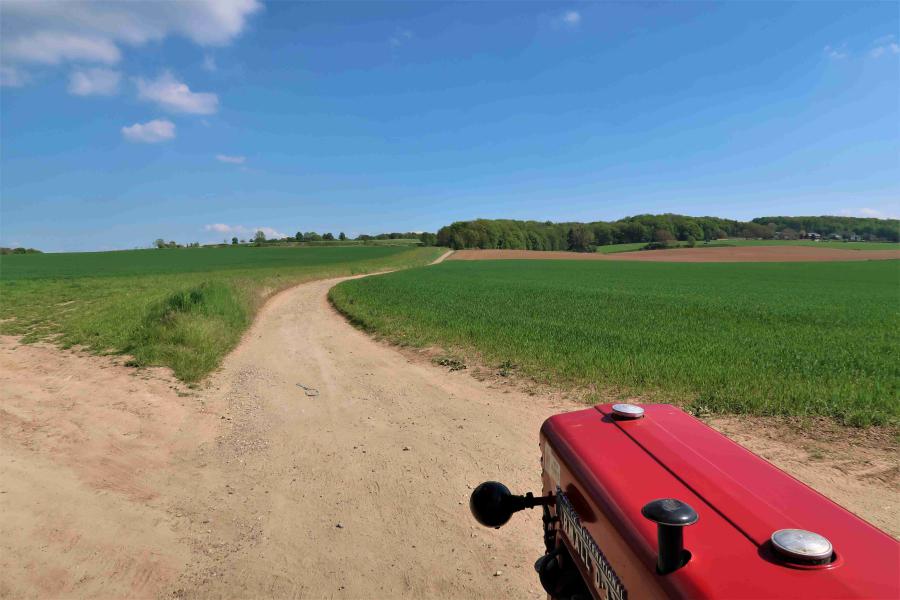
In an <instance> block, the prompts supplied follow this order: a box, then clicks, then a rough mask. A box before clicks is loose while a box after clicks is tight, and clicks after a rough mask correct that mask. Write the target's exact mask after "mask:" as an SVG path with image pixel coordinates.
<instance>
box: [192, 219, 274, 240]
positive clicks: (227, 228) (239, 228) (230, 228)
mask: <svg viewBox="0 0 900 600" xmlns="http://www.w3.org/2000/svg"><path fill="white" fill-rule="evenodd" d="M203 229H204V230H206V231H214V232H216V233H222V234H230V235H236V236H238V237H241V236H243V237H245V238H250V237H253V235H254V234H255V233H256V232H257V231H262V232H263V233H264V234H266V238H270V239H271V238H284V237H288V234H286V233H283V232H281V231H278V230H277V229H275V228H273V227H244V226H243V225H226V224H225V223H213V224H212V225H204V227H203Z"/></svg>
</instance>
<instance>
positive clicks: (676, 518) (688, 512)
mask: <svg viewBox="0 0 900 600" xmlns="http://www.w3.org/2000/svg"><path fill="white" fill-rule="evenodd" d="M641 514H642V515H644V516H645V517H646V518H648V519H650V520H651V521H653V522H654V523H656V524H658V525H668V526H671V527H685V526H687V525H693V524H694V523H696V522H697V519H699V518H700V517H699V516H698V515H697V511H696V510H694V509H693V508H691V506H690V505H689V504H685V503H684V502H682V501H681V500H676V499H675V498H660V499H659V500H654V501H653V502H648V503H647V504H645V505H644V508H642V509H641Z"/></svg>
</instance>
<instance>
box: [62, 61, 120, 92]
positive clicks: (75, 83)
mask: <svg viewBox="0 0 900 600" xmlns="http://www.w3.org/2000/svg"><path fill="white" fill-rule="evenodd" d="M121 79H122V74H121V73H119V72H118V71H113V70H112V69H103V68H100V67H97V68H93V69H81V70H77V71H72V73H71V74H70V75H69V93H70V94H75V95H76V96H112V95H113V94H115V93H117V92H118V91H119V81H120V80H121Z"/></svg>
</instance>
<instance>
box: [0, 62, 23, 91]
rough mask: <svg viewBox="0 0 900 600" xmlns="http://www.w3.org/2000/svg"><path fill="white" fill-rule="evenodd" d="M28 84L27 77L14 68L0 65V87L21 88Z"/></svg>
mask: <svg viewBox="0 0 900 600" xmlns="http://www.w3.org/2000/svg"><path fill="white" fill-rule="evenodd" d="M26 83H28V76H27V75H25V73H23V72H22V71H20V70H19V69H17V68H16V67H9V66H4V65H0V86H2V87H22V86H23V85H25V84H26Z"/></svg>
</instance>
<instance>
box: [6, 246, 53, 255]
mask: <svg viewBox="0 0 900 600" xmlns="http://www.w3.org/2000/svg"><path fill="white" fill-rule="evenodd" d="M0 254H43V252H41V251H40V250H36V249H34V248H22V247H21V246H19V247H16V248H5V247H4V248H0Z"/></svg>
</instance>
